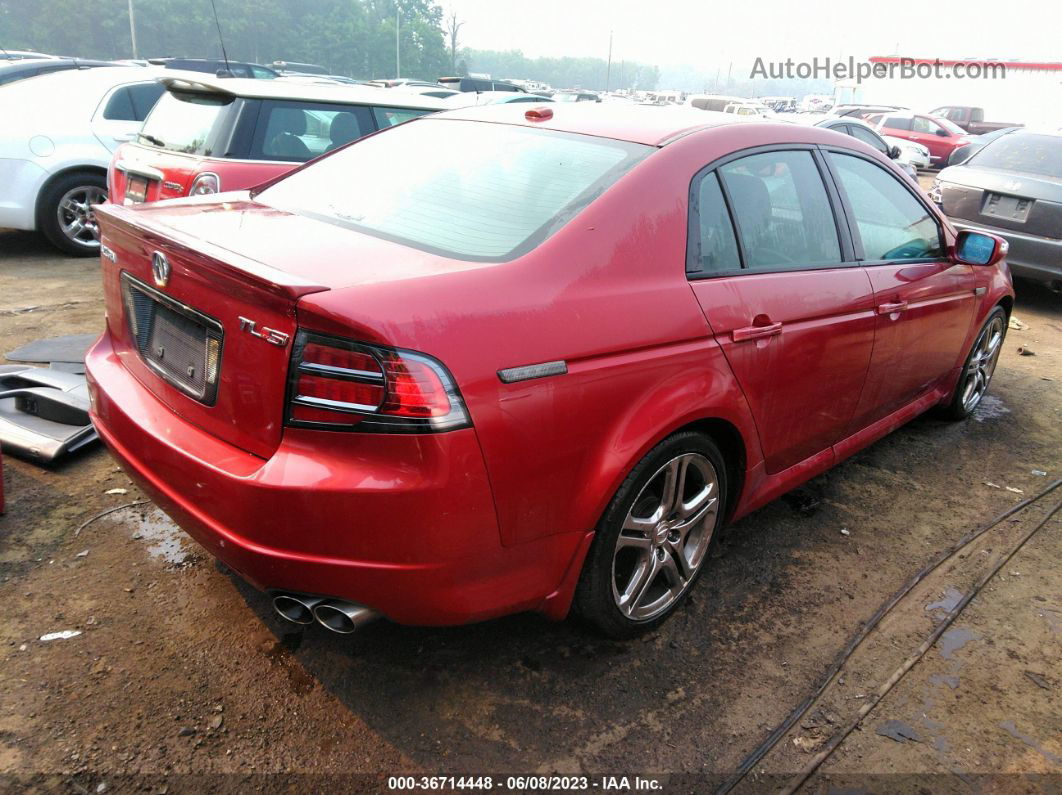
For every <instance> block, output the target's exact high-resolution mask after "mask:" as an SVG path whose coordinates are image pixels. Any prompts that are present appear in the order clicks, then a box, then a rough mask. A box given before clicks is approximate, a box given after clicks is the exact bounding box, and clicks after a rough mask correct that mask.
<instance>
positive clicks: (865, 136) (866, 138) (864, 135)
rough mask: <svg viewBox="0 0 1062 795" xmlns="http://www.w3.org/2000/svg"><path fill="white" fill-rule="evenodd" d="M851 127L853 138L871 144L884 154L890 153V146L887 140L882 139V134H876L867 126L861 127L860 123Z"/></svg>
mask: <svg viewBox="0 0 1062 795" xmlns="http://www.w3.org/2000/svg"><path fill="white" fill-rule="evenodd" d="M849 129H851V131H852V137H853V138H857V139H859V140H860V141H862V142H863V143H865V144H870V145H871V146H873V147H874V148H875V149H877V150H878V151H879V152H881V153H882V154H883V155H888V154H889V147H888V145H887V144H886V143H885V141H883V140H882V139H881V136H878V135H875V134H874V133H873V132H871V131H870V130H868V129H867V128H866V127H861V126H859V125H858V124H852V125H850V127H849Z"/></svg>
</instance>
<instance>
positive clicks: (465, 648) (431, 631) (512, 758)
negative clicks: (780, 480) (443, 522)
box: [230, 419, 953, 772]
mask: <svg viewBox="0 0 1062 795" xmlns="http://www.w3.org/2000/svg"><path fill="white" fill-rule="evenodd" d="M949 427H953V426H950V425H949V424H946V423H942V422H940V421H938V420H934V419H921V420H917V421H915V422H914V423H912V424H911V425H909V426H907V427H906V428H904V429H902V430H900V431H898V432H897V433H895V434H893V436H892V437H890V439H889V440H886V441H883V442H881V443H879V444H878V445H876V446H875V447H872V448H871V449H870V450H868V451H866V452H865V453H864V454H861V455H860V456H856V457H855V458H853V459H851V460H850V462H848V463H846V464H844V465H842V467H840V468H838V469H836V470H834V471H833V472H831V473H827V474H826V475H823V476H821V477H819V478H816V479H815V480H813V481H811V482H810V483H808V484H806V485H805V486H804V487H802V488H800V489H798V490H796V491H795V492H791V493H790V494H788V495H786V496H785V497H783V498H781V499H779V500H776V501H774V502H773V503H771V504H770V505H768V506H766V507H765V508H763V509H761V510H759V511H757V512H755V513H754V514H752V515H751V516H748V517H746V518H745V519H743V520H741V521H740V522H738V523H736V524H734V525H732V526H730V527H728V528H726V529H725V530H724V531H723V535H722V537H721V543H720V546H719V549H718V550H717V553H716V555H717V557H716V559H715V560H713V561H712V564H713V565H711V566H709V567H708V568H707V569H706V570H705V571H704V573H703V576H702V577H701V579H700V581H699V582H698V584H697V587H696V588H695V589H694V591H693V592H692V593H691V594H690V596H689V598H688V599H687V601H686V602H685V603H684V604H683V605H682V606H681V608H680V609H679V610H678V612H677V613H676V614H675V615H674V616H673V617H672V618H671V619H670V620H669V621H668V622H667V623H665V624H664V625H663V626H662V627H660V628H659V629H657V630H656V631H654V632H652V633H650V634H648V635H646V636H644V637H643V638H639V639H636V640H633V641H625V642H620V641H614V640H610V639H606V638H603V637H601V636H600V635H598V634H595V632H594V631H593V630H592V629H591V628H589V627H586V626H584V625H583V624H581V623H580V622H579V621H578V620H577V619H573V618H569V619H568V620H567V621H565V622H562V623H551V622H549V621H547V620H545V619H544V618H541V617H538V616H535V615H519V616H512V617H509V618H504V619H498V620H495V621H490V622H486V623H482V624H476V625H470V626H464V627H453V628H418V627H404V626H398V625H395V624H392V623H390V622H387V621H379V622H376V623H375V624H371V625H369V626H368V627H366V628H365V629H364V630H362V631H359V633H357V634H355V635H349V636H341V635H336V634H333V633H330V632H327V631H326V630H324V629H323V628H321V627H319V626H310V627H299V626H297V625H294V624H290V623H287V622H284V621H282V620H281V619H279V618H277V617H276V615H275V614H274V613H273V610H272V608H271V605H270V602H269V599H268V598H267V597H266V596H265V595H264V594H261V593H258V592H256V591H254V590H253V589H252V588H250V587H249V586H247V585H246V584H244V583H243V582H242V581H240V580H239V579H238V578H237V577H235V576H234V575H230V577H231V582H232V583H233V585H234V587H235V588H236V589H237V590H238V591H239V592H240V593H241V595H242V597H243V598H244V600H245V601H246V603H247V604H248V606H249V607H250V608H251V609H252V610H253V611H254V612H255V613H257V615H258V616H259V618H260V619H261V620H262V621H263V623H264V624H265V626H267V627H268V628H269V629H270V631H271V632H272V633H273V634H274V636H275V638H276V644H277V648H278V654H286V655H289V656H290V660H291V664H292V665H293V666H296V667H297V672H296V673H294V674H293V675H292V676H291V682H292V686H293V687H295V688H300V687H303V688H304V687H307V686H308V683H309V682H312V681H313V680H316V681H317V682H319V683H320V684H321V685H323V686H324V687H325V688H326V689H327V690H328V691H329V692H330V693H331V694H332V695H333V696H334V697H335V698H336V699H337V700H339V701H340V702H341V703H343V704H344V705H345V706H346V707H347V708H348V709H349V710H350V711H351V712H352V713H354V714H355V715H357V716H358V717H359V718H360V719H362V720H363V721H364V722H365V723H366V724H368V725H369V726H370V727H371V728H372V729H373V730H374V731H376V732H378V733H379V734H380V735H381V736H383V737H384V738H386V739H387V740H388V742H390V743H391V744H392V745H393V746H395V747H396V748H398V749H399V750H401V751H402V752H403V753H405V754H406V755H408V756H409V757H410V758H411V759H413V760H414V761H415V762H416V763H417V764H420V765H423V766H425V767H429V768H431V767H438V766H439V765H442V766H443V767H444V768H445V769H447V770H451V771H453V770H460V769H465V770H469V769H472V770H485V769H509V770H511V769H513V766H514V765H515V766H517V767H521V763H522V762H523V763H525V764H523V766H522V768H521V769H526V766H527V763H533V764H534V765H535V766H536V767H539V768H540V769H546V770H549V769H553V768H556V769H560V770H565V771H567V772H571V771H573V770H578V769H579V766H580V765H582V764H586V765H588V768H589V769H592V770H601V769H609V767H608V766H609V764H612V765H618V764H622V763H623V762H624V759H625V752H624V750H623V749H624V747H625V745H626V742H627V740H628V739H633V738H638V737H642V738H644V740H645V741H646V742H649V743H657V744H659V742H660V738H661V736H664V739H665V741H666V745H664V746H662V747H660V748H659V749H658V754H657V756H653V754H649V755H648V756H646V755H644V754H639V756H638V758H639V764H641V765H646V764H648V765H649V767H651V766H652V762H653V760H654V759H655V760H658V761H659V764H660V765H661V766H662V767H661V768H660V769H668V770H672V771H679V770H681V771H682V772H704V771H711V772H719V771H720V770H723V769H726V768H730V767H732V766H733V765H734V764H735V763H736V762H737V760H738V758H739V756H740V754H741V753H744V752H745V751H747V750H748V748H747V747H745V746H746V745H749V743H748V742H747V741H745V740H741V741H738V740H735V739H734V738H735V737H745V736H746V735H749V736H752V737H756V738H760V737H762V736H763V735H764V734H765V733H766V731H767V729H768V727H769V726H770V725H772V721H776V720H779V719H780V718H781V717H783V716H784V714H785V712H786V711H787V709H788V706H789V705H791V704H794V703H797V702H798V701H799V700H800V699H801V698H803V696H804V695H806V693H807V692H808V691H809V690H810V689H811V687H812V686H813V685H814V684H815V683H816V682H817V680H818V679H819V677H820V676H821V674H822V671H824V670H825V668H826V666H827V665H828V663H829V661H830V660H831V659H832V658H833V656H834V654H835V653H836V651H837V650H838V649H839V648H841V646H842V645H843V643H844V642H845V640H846V639H847V637H848V636H849V635H850V634H851V632H853V631H854V630H855V628H856V627H857V626H858V622H859V621H860V620H861V619H863V618H865V617H866V616H869V615H870V614H871V613H872V611H873V609H874V608H876V607H877V604H878V602H879V601H880V600H881V599H882V598H884V596H886V595H887V594H888V593H891V590H892V589H893V588H895V587H896V584H898V582H899V581H902V579H903V578H905V577H906V574H905V572H907V571H909V570H910V569H911V568H912V567H914V566H915V564H916V563H919V564H920V562H921V560H922V556H923V555H924V552H921V551H920V552H916V553H914V555H915V556H914V557H913V558H912V559H911V560H910V561H906V562H905V561H903V560H900V561H898V563H899V565H898V566H897V567H896V569H895V570H894V571H893V572H892V573H891V574H890V575H888V576H885V577H884V582H885V583H887V584H886V585H882V584H880V583H877V582H873V581H871V584H869V585H867V584H866V583H867V580H866V579H865V578H866V577H867V576H868V575H867V574H866V573H865V572H864V569H865V568H866V561H865V556H867V555H875V554H879V553H878V552H877V550H887V549H889V548H890V545H892V546H893V547H895V546H896V545H897V544H902V543H903V542H902V541H901V540H900V539H898V538H896V536H895V535H894V536H891V537H890V536H889V535H888V534H887V533H882V534H880V535H876V536H870V537H868V536H867V535H864V538H863V540H862V541H861V542H859V544H857V545H853V544H849V543H848V541H849V540H850V539H848V538H847V537H846V536H845V535H844V534H842V533H841V528H842V527H846V525H851V526H852V527H853V528H855V527H860V528H861V529H862V530H863V532H864V534H866V533H867V531H868V530H869V529H870V528H871V527H872V526H873V521H872V517H873V516H874V515H875V514H881V513H883V508H882V501H885V502H887V501H888V500H889V497H888V495H887V490H888V489H889V488H891V487H892V486H894V485H895V484H894V481H895V480H896V478H897V475H896V471H897V470H898V469H899V468H900V464H899V463H898V461H897V459H898V458H903V457H904V456H905V453H904V451H905V450H910V449H911V448H918V449H922V450H924V449H931V448H932V447H934V446H939V445H940V444H941V441H940V437H941V429H942V428H949ZM924 458H925V459H926V466H929V467H936V466H937V462H934V461H932V460H931V458H930V457H928V456H924ZM867 481H878V483H877V484H876V489H875V491H874V492H868V499H867V505H866V506H865V508H862V509H859V508H857V509H856V510H854V511H853V509H852V506H851V505H850V502H851V500H852V494H853V491H859V490H860V489H862V488H863V487H864V486H865V485H866V482H867ZM911 499H912V500H916V499H917V498H915V497H912V498H911ZM846 503H848V504H846ZM880 554H886V553H885V552H884V551H882V552H881V553H880ZM898 557H902V555H901V556H898ZM883 568H885V567H883ZM831 569H832V570H834V572H835V573H833V574H831V573H830V570H831ZM837 569H843V570H844V571H845V572H846V573H845V575H844V576H842V577H839V576H838V575H837V574H836V570H837ZM844 577H847V578H848V579H847V581H845V582H842V579H844ZM872 580H873V578H872ZM861 588H862V590H863V591H864V592H865V593H862V594H860V589H861ZM857 594H859V598H860V599H861V601H859V602H856V601H854V600H855V599H856V598H857V596H856V595H857ZM736 704H740V706H735V705H736ZM750 710H751V711H750ZM705 716H711V721H713V722H714V723H715V724H716V725H717V727H718V730H719V732H720V736H721V737H722V736H723V735H726V738H725V739H721V740H720V741H719V742H717V743H715V744H712V745H710V746H708V747H704V746H703V745H698V743H701V744H703V739H701V740H699V741H697V742H695V741H694V740H693V737H694V736H695V734H696V732H692V733H691V732H689V731H688V729H683V728H680V727H682V726H684V725H685V726H687V727H697V729H698V731H699V730H700V729H701V728H702V727H704V725H705V721H706V718H705ZM669 722H673V723H674V726H675V729H674V731H675V736H674V737H671V732H672V730H671V729H665V730H662V729H661V727H662V726H667V725H668V723H669ZM728 726H729V727H731V728H732V731H729V732H727V731H725V728H726V727H728ZM429 727H430V728H429ZM750 733H751V734H750ZM654 738H655V739H654ZM752 744H754V743H752ZM690 752H695V753H693V755H692V756H691V755H690ZM612 769H616V768H612ZM647 769H648V768H647Z"/></svg>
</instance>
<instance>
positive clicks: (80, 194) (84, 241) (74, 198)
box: [55, 185, 107, 248]
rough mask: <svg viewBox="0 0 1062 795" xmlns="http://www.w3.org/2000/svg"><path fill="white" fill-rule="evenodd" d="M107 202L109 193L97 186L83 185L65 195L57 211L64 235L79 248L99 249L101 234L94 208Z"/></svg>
mask: <svg viewBox="0 0 1062 795" xmlns="http://www.w3.org/2000/svg"><path fill="white" fill-rule="evenodd" d="M106 200H107V192H106V191H105V190H104V189H103V188H100V187H97V186H96V185H82V186H79V187H76V188H71V189H70V190H68V191H67V192H66V193H64V194H63V197H62V198H61V199H60V200H59V205H58V206H57V207H56V210H55V212H56V216H57V218H58V219H59V228H60V229H62V230H63V234H64V235H66V237H67V238H68V239H69V240H70V241H71V242H73V243H75V244H77V245H79V246H84V247H86V248H95V247H97V246H98V245H99V244H100V240H99V237H100V234H99V227H98V226H97V224H96V214H95V213H94V212H93V210H92V207H93V205H96V204H102V203H103V202H105V201H106Z"/></svg>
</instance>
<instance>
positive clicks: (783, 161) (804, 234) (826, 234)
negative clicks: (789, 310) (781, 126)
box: [719, 150, 841, 270]
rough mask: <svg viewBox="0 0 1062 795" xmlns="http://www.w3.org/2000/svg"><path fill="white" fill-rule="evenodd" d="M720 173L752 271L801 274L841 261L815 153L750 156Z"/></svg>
mask: <svg viewBox="0 0 1062 795" xmlns="http://www.w3.org/2000/svg"><path fill="white" fill-rule="evenodd" d="M719 173H720V175H721V176H722V179H723V183H724V184H725V186H726V191H727V194H728V195H729V197H730V202H731V208H732V210H733V212H734V220H735V222H736V223H737V227H738V234H739V236H740V238H741V245H742V248H743V250H744V252H745V264H746V267H748V268H751V269H753V270H799V269H803V268H813V267H816V266H824V265H834V264H837V263H839V262H840V261H841V247H840V242H839V240H838V237H837V226H836V223H835V221H834V216H833V210H832V208H831V206H830V201H829V198H828V197H827V194H826V187H825V186H824V185H823V183H822V177H821V176H820V174H819V170H818V167H817V166H816V165H815V160H814V158H813V157H812V155H811V152H807V151H803V150H799V151H783V152H766V153H763V154H756V155H749V156H748V157H743V158H741V159H739V160H734V161H732V162H730V163H727V164H726V165H723V166H721V167H720V168H719Z"/></svg>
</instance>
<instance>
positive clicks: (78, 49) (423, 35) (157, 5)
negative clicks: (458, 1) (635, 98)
mask: <svg viewBox="0 0 1062 795" xmlns="http://www.w3.org/2000/svg"><path fill="white" fill-rule="evenodd" d="M215 3H216V6H217V13H218V23H220V27H221V33H222V38H223V39H224V44H225V49H226V52H227V53H228V57H229V58H230V59H232V60H238V61H251V62H254V63H264V64H269V63H272V62H273V61H274V60H284V61H294V62H303V63H314V64H320V65H322V66H324V67H326V68H327V69H328V70H329V71H331V72H332V73H334V74H342V75H347V76H349V77H355V78H364V79H372V78H380V77H395V76H396V68H399V67H397V65H396V58H395V54H396V51H395V39H396V36H395V33H396V28H397V32H398V53H399V55H400V59H401V66H400V69H401V74H400V76H401V77H415V78H420V79H425V80H435V79H436V78H438V77H441V76H444V75H450V74H453V73H454V72H455V71H456V72H457V73H458V74H462V73H467V72H487V73H490V74H491V75H492V76H493V77H496V78H498V77H512V78H523V79H532V80H542V81H544V82H547V83H549V84H551V85H553V86H556V87H564V88H572V87H581V88H590V89H603V88H605V84H606V79H607V80H608V83H609V87H610V88H614V89H615V88H620V87H636V88H642V89H645V88H653V87H655V86H656V81H657V79H658V77H659V73H658V70H657V68H656V67H655V66H645V65H642V64H635V63H624V62H618V63H613V64H612V69H611V76H610V77H609V76H608V75H607V74H606V73H607V72H608V68H607V64H606V62H605V60H604V59H602V58H527V57H525V56H524V55H523V53H521V52H519V51H510V52H498V51H493V50H470V49H467V48H461V47H460V25H461V22H460V20H458V19H456V18H454V17H451V18H450V19H447V20H444V19H443V12H442V9H441V8H440V7H439V6H438V5H437V4H436V3H435V2H433V0H313V2H307V1H306V0H215ZM132 5H133V12H134V19H135V23H136V24H135V30H136V44H137V48H136V49H137V53H136V54H137V55H138V56H139V57H140V58H149V57H166V56H178V57H189V58H220V57H221V55H222V50H221V41H220V39H219V36H218V30H217V27H216V26H215V22H214V15H213V11H212V9H211V4H210V0H133V3H132ZM455 26H456V29H455ZM0 47H5V48H8V49H20V50H37V51H41V52H47V53H52V54H57V55H71V56H78V57H82V58H102V59H123V58H132V57H133V42H132V37H131V35H130V26H129V2H128V0H91V2H88V3H86V2H84V0H0Z"/></svg>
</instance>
